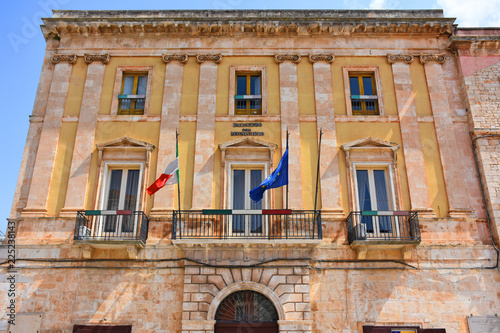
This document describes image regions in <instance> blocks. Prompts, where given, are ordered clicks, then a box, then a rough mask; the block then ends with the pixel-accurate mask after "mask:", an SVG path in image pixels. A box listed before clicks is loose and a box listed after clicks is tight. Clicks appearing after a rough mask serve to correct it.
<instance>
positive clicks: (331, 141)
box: [309, 54, 344, 218]
mask: <svg viewBox="0 0 500 333" xmlns="http://www.w3.org/2000/svg"><path fill="white" fill-rule="evenodd" d="M333 60H334V56H333V55H325V54H318V55H314V54H310V55H309V62H311V63H312V64H313V71H314V97H315V101H316V124H317V127H318V130H320V129H322V130H323V137H322V143H321V160H320V171H319V172H320V185H319V186H320V188H321V214H322V216H323V217H326V218H328V217H331V218H343V217H344V209H343V208H342V192H341V191H340V178H339V160H338V151H339V149H338V147H337V132H336V129H335V120H334V119H335V112H334V108H333V84H332V70H331V66H330V64H331V63H332V62H333Z"/></svg>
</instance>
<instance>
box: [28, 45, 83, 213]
mask: <svg viewBox="0 0 500 333" xmlns="http://www.w3.org/2000/svg"><path fill="white" fill-rule="evenodd" d="M76 59H77V57H76V55H57V54H53V55H52V58H51V61H52V63H53V64H54V74H53V76H52V82H51V84H50V92H49V97H48V100H47V106H46V111H45V116H44V119H43V125H42V132H41V134H40V141H39V145H38V151H37V153H36V159H35V164H34V166H33V169H34V170H37V171H36V172H37V176H36V177H34V178H33V179H32V181H31V186H30V190H29V195H28V199H27V200H28V201H27V204H26V207H25V208H24V210H23V212H22V215H23V216H46V215H47V200H48V197H49V190H50V182H51V180H52V172H53V169H54V161H55V158H56V152H57V147H58V143H59V134H60V132H61V124H62V115H63V113H64V107H65V104H66V96H67V93H68V87H69V80H70V77H71V70H72V68H73V66H72V65H73V64H74V63H75V62H76Z"/></svg>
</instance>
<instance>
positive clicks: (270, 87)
mask: <svg viewBox="0 0 500 333" xmlns="http://www.w3.org/2000/svg"><path fill="white" fill-rule="evenodd" d="M245 65H260V66H266V71H267V110H268V115H279V114H280V105H279V103H280V101H279V96H280V91H279V86H280V85H279V67H278V64H276V63H275V62H274V59H273V57H224V58H223V60H222V63H220V64H219V65H218V67H217V102H216V115H228V114H229V109H228V107H229V96H228V93H229V73H230V67H231V66H245Z"/></svg>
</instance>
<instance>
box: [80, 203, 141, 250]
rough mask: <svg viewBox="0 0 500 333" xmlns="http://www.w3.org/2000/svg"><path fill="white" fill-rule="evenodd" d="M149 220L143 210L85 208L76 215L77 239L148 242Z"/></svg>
mask: <svg viewBox="0 0 500 333" xmlns="http://www.w3.org/2000/svg"><path fill="white" fill-rule="evenodd" d="M148 224H149V220H148V217H147V216H146V214H144V213H143V212H141V211H131V210H114V211H113V210H85V211H79V212H78V213H77V216H76V226H75V237H74V239H75V240H78V241H118V242H121V241H123V242H124V241H136V242H139V243H142V244H143V245H144V244H145V243H146V240H147V239H148Z"/></svg>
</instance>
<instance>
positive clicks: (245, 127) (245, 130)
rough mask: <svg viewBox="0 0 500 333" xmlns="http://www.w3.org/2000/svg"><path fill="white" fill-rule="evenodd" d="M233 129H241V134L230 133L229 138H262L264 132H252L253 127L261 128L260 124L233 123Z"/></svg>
mask: <svg viewBox="0 0 500 333" xmlns="http://www.w3.org/2000/svg"><path fill="white" fill-rule="evenodd" d="M233 127H237V128H241V132H237V131H231V136H264V132H257V131H252V129H253V128H255V127H262V123H233Z"/></svg>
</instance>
